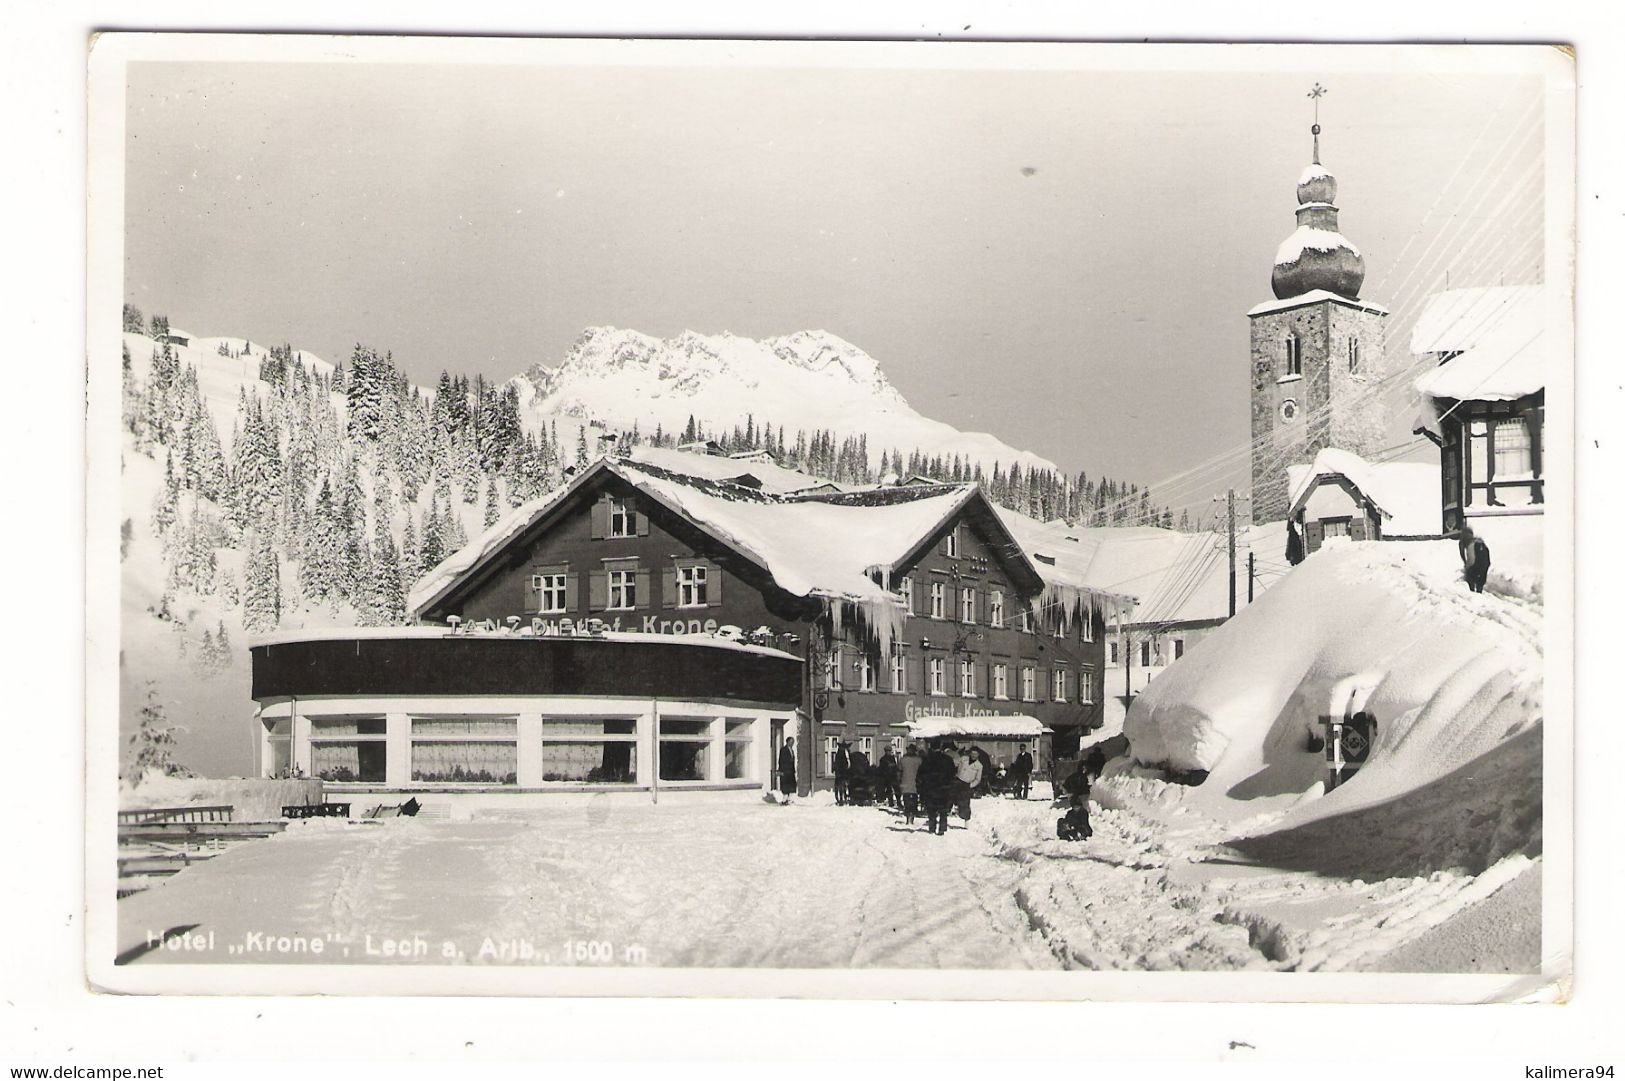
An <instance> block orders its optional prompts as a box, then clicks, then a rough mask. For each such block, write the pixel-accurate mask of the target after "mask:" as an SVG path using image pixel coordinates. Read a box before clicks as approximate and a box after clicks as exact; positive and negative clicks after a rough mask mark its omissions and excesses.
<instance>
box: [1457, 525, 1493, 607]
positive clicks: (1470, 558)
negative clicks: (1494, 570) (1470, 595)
mask: <svg viewBox="0 0 1625 1081" xmlns="http://www.w3.org/2000/svg"><path fill="white" fill-rule="evenodd" d="M1456 548H1457V550H1458V551H1460V552H1461V567H1462V574H1463V575H1464V576H1465V577H1466V579H1467V588H1468V589H1470V590H1472V591H1473V592H1474V593H1482V592H1484V582H1485V581H1486V580H1487V579H1488V578H1489V576H1490V546H1489V545H1487V544H1485V543H1484V539H1483V538H1482V537H1480V536H1478V535H1477V534H1476V533H1474V532H1473V527H1472V526H1470V525H1463V526H1462V527H1461V534H1460V536H1459V538H1458V539H1457V541H1456Z"/></svg>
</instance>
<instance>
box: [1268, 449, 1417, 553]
mask: <svg viewBox="0 0 1625 1081" xmlns="http://www.w3.org/2000/svg"><path fill="white" fill-rule="evenodd" d="M1338 477H1341V478H1343V479H1344V480H1347V481H1348V482H1349V483H1350V484H1352V485H1354V487H1355V488H1356V489H1358V490H1359V492H1360V494H1361V495H1362V496H1364V497H1365V498H1366V499H1367V500H1369V501H1370V502H1371V505H1372V506H1374V507H1376V508H1377V511H1378V513H1380V514H1381V515H1382V516H1383V533H1384V534H1385V535H1386V536H1390V537H1436V536H1439V535H1440V534H1441V533H1442V532H1443V528H1444V527H1443V520H1442V517H1441V509H1440V507H1441V504H1440V498H1439V495H1440V489H1439V467H1438V466H1436V465H1431V464H1428V463H1426V462H1380V463H1372V462H1368V461H1366V460H1365V459H1364V458H1361V457H1360V456H1359V455H1358V454H1352V453H1350V452H1349V451H1346V450H1339V449H1337V448H1336V447H1326V448H1325V449H1323V450H1321V451H1320V452H1319V453H1318V454H1316V455H1315V460H1314V461H1313V462H1311V463H1309V464H1308V465H1294V466H1289V467H1288V468H1287V478H1288V480H1287V488H1288V491H1289V493H1290V495H1289V499H1290V501H1291V506H1290V509H1289V511H1288V513H1289V514H1297V513H1298V511H1299V510H1301V509H1303V505H1304V504H1305V503H1306V502H1308V499H1309V496H1310V494H1311V493H1313V492H1314V490H1315V487H1316V486H1317V484H1318V483H1319V482H1321V481H1324V480H1331V479H1335V478H1338Z"/></svg>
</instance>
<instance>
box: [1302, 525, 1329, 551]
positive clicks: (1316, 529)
mask: <svg viewBox="0 0 1625 1081" xmlns="http://www.w3.org/2000/svg"><path fill="white" fill-rule="evenodd" d="M1325 539H1326V527H1325V526H1323V525H1321V524H1320V520H1319V519H1318V518H1316V519H1313V520H1311V521H1307V522H1305V523H1303V547H1304V550H1305V551H1309V552H1313V551H1315V550H1316V549H1318V548H1319V547H1320V542H1321V541H1323V540H1325Z"/></svg>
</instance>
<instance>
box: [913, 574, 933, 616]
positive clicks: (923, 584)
mask: <svg viewBox="0 0 1625 1081" xmlns="http://www.w3.org/2000/svg"><path fill="white" fill-rule="evenodd" d="M908 591H909V594H910V596H911V597H912V598H913V601H914V604H913V608H914V614H915V615H917V616H923V615H927V614H929V613H928V610H927V608H926V606H927V605H928V604H929V603H930V600H929V598H930V596H931V583H930V581H929V580H923V581H920V582H910V583H909V588H908Z"/></svg>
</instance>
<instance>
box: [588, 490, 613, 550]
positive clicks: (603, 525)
mask: <svg viewBox="0 0 1625 1081" xmlns="http://www.w3.org/2000/svg"><path fill="white" fill-rule="evenodd" d="M607 536H609V496H607V495H606V496H604V497H603V498H601V499H599V500H598V502H596V503H594V504H593V505H592V539H593V540H603V539H604V538H605V537H607Z"/></svg>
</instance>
